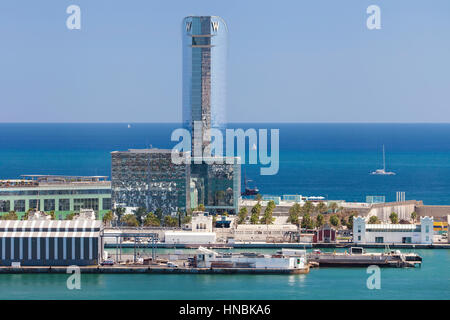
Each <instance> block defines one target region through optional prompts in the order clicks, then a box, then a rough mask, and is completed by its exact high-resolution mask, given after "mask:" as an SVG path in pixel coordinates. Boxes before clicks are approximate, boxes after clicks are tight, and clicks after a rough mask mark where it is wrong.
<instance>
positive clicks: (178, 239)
mask: <svg viewBox="0 0 450 320" xmlns="http://www.w3.org/2000/svg"><path fill="white" fill-rule="evenodd" d="M164 242H165V243H169V244H177V243H182V244H214V243H216V233H215V232H192V231H166V232H165V233H164Z"/></svg>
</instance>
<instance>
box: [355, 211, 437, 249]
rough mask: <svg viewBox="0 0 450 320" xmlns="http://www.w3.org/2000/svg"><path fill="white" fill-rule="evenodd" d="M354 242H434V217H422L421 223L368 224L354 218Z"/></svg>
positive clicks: (358, 218) (361, 218)
mask: <svg viewBox="0 0 450 320" xmlns="http://www.w3.org/2000/svg"><path fill="white" fill-rule="evenodd" d="M353 242H354V243H363V244H364V243H386V244H391V243H421V244H432V243H433V218H430V217H421V218H420V224H367V223H366V219H365V218H363V217H355V218H353Z"/></svg>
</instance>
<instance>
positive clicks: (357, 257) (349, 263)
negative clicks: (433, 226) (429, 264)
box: [308, 247, 422, 268]
mask: <svg viewBox="0 0 450 320" xmlns="http://www.w3.org/2000/svg"><path fill="white" fill-rule="evenodd" d="M308 260H309V261H311V262H316V263H318V265H319V267H368V266H372V265H376V266H379V267H393V268H405V267H415V266H416V265H419V266H420V265H421V263H422V257H420V256H419V255H418V254H416V253H407V254H403V253H401V252H400V250H387V251H386V252H383V253H367V252H366V251H365V249H364V248H361V247H351V248H350V250H349V252H347V251H345V252H339V253H336V252H321V251H320V250H313V252H312V253H310V254H309V255H308Z"/></svg>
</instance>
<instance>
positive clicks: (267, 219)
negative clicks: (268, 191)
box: [260, 200, 275, 224]
mask: <svg viewBox="0 0 450 320" xmlns="http://www.w3.org/2000/svg"><path fill="white" fill-rule="evenodd" d="M273 209H275V202H274V201H272V200H271V201H269V202H268V203H267V206H266V209H265V210H264V215H263V216H262V218H261V221H260V222H261V223H262V224H272V223H273V221H274V220H275V218H273V217H272V214H273Z"/></svg>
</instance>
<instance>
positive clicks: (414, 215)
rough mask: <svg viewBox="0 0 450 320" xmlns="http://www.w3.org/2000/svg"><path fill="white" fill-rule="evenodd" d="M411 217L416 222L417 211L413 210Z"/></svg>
mask: <svg viewBox="0 0 450 320" xmlns="http://www.w3.org/2000/svg"><path fill="white" fill-rule="evenodd" d="M411 219H412V221H414V222H416V219H417V213H416V212H415V211H413V212H411Z"/></svg>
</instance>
